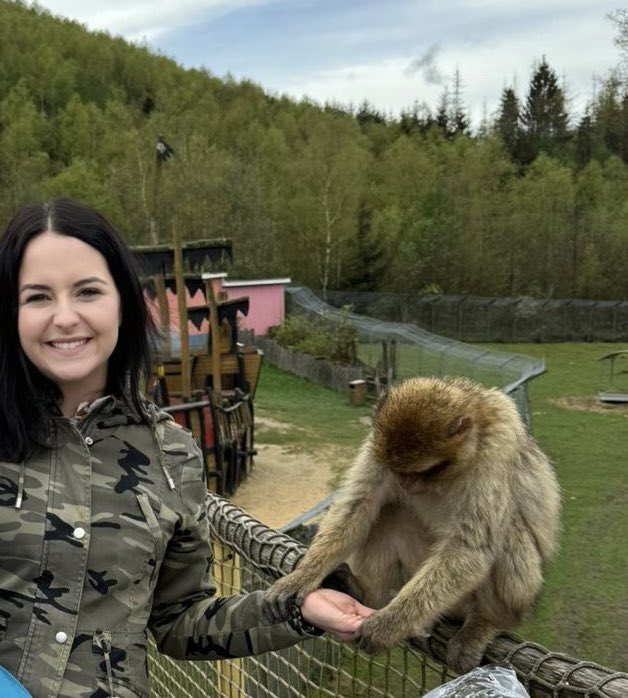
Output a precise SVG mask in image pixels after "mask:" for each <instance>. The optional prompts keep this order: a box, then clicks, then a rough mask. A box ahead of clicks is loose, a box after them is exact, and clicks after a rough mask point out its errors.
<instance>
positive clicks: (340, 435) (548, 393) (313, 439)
mask: <svg viewBox="0 0 628 698" xmlns="http://www.w3.org/2000/svg"><path fill="white" fill-rule="evenodd" d="M482 347H483V348H487V349H489V348H491V349H495V350H497V351H499V350H501V351H508V352H514V353H518V354H525V355H528V356H531V357H538V358H543V359H545V362H546V367H547V373H545V374H544V375H543V376H541V377H539V378H536V379H534V380H533V381H532V383H531V384H530V390H529V396H530V405H531V412H532V430H533V433H534V435H535V437H536V438H537V440H538V441H539V443H540V444H541V446H542V447H543V448H544V449H545V450H546V451H547V452H548V453H549V455H550V456H551V458H552V459H553V461H554V463H555V465H556V469H557V472H558V476H559V479H560V483H561V486H562V489H563V500H564V511H563V533H562V543H561V550H560V553H559V555H558V557H557V558H556V559H555V560H554V561H553V562H552V563H551V564H550V565H549V567H548V569H547V574H546V579H547V582H546V586H545V589H544V592H543V594H542V596H541V599H540V600H539V604H538V607H537V609H536V611H535V613H534V616H533V617H532V619H530V620H529V621H528V622H527V623H526V624H525V625H524V626H522V627H520V628H519V630H518V633H519V634H520V635H521V636H522V637H524V638H525V639H527V640H530V641H534V642H538V643H540V644H542V645H544V646H546V647H548V648H550V649H552V650H554V651H558V652H565V653H568V654H570V655H573V656H576V657H578V658H580V659H583V660H584V659H586V660H590V661H594V662H598V663H601V664H604V665H607V666H609V667H611V668H614V669H617V670H621V671H628V642H627V641H626V631H627V630H628V458H627V457H626V446H627V445H628V409H626V408H615V409H606V410H592V409H575V408H574V407H576V406H578V405H580V403H582V404H585V403H587V399H588V404H589V406H590V403H591V402H593V401H592V398H593V397H594V395H595V394H596V391H597V389H598V388H599V387H600V376H601V374H600V371H599V365H598V359H599V357H600V356H602V355H604V354H606V353H608V352H610V351H613V350H614V349H623V348H626V347H624V346H623V345H622V346H619V345H609V344H545V345H541V344H517V345H482ZM566 398H574V400H573V403H574V405H572V406H563V405H562V404H559V402H558V401H560V400H561V399H566ZM255 405H256V414H257V415H260V416H262V417H267V418H273V419H276V420H279V421H283V422H288V423H291V424H294V425H295V426H297V427H300V428H299V429H295V430H294V431H292V432H288V433H285V432H283V431H279V430H277V431H274V430H272V429H271V430H264V431H263V432H261V433H260V437H259V438H260V440H263V441H265V442H269V443H280V444H283V445H285V446H288V447H291V448H294V449H295V450H298V451H303V452H304V453H306V452H311V451H314V450H316V449H317V448H318V447H320V446H321V445H335V446H341V447H345V448H347V449H348V451H349V452H350V450H351V449H352V448H357V447H358V445H359V444H360V442H361V440H362V439H363V438H364V435H365V433H366V428H367V427H366V426H365V423H364V419H362V418H363V417H365V416H367V415H368V414H370V411H371V407H370V406H366V407H355V406H352V405H350V404H349V401H348V399H347V396H346V395H345V394H342V393H336V392H334V391H331V390H329V389H327V388H325V387H322V386H318V385H313V384H311V383H308V382H306V381H304V380H301V379H299V378H297V377H294V376H291V375H289V374H286V373H283V372H281V371H279V370H277V369H276V368H274V367H272V366H270V365H268V364H266V365H265V366H264V368H263V370H262V376H261V381H260V385H259V388H258V393H257V397H256V400H255ZM335 465H337V467H338V469H339V470H341V469H342V468H343V467H344V465H346V463H339V464H335Z"/></svg>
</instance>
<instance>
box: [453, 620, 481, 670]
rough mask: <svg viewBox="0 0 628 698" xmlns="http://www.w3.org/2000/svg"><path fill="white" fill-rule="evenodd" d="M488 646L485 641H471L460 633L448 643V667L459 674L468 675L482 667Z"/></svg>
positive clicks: (475, 639)
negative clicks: (469, 672) (476, 668)
mask: <svg viewBox="0 0 628 698" xmlns="http://www.w3.org/2000/svg"><path fill="white" fill-rule="evenodd" d="M486 645H487V643H486V642H485V640H484V639H481V640H480V639H478V638H474V639H471V638H469V637H468V636H466V633H464V632H463V631H462V630H460V631H458V632H457V633H456V634H455V635H454V636H453V637H452V638H451V639H450V640H449V642H448V643H447V666H449V667H450V668H452V669H453V670H454V671H455V672H456V673H458V674H466V673H467V672H468V671H471V669H475V667H477V666H479V665H480V663H481V661H482V657H483V656H484V652H485V650H486Z"/></svg>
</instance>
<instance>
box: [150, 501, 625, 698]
mask: <svg viewBox="0 0 628 698" xmlns="http://www.w3.org/2000/svg"><path fill="white" fill-rule="evenodd" d="M208 517H209V521H210V524H211V529H212V536H213V542H214V548H215V554H216V561H215V565H214V574H215V578H216V581H217V583H218V593H219V594H222V595H225V594H234V593H240V592H246V591H251V590H253V589H261V588H265V587H266V586H268V584H269V583H271V582H272V580H273V579H275V578H276V577H277V576H280V575H284V574H287V573H288V572H290V571H291V570H292V569H293V568H294V566H295V565H296V563H297V562H298V561H299V559H300V558H301V556H302V555H303V553H304V550H305V548H304V547H303V546H302V545H301V544H300V543H298V542H297V541H295V540H294V539H293V538H291V537H290V536H288V535H286V534H285V533H282V532H279V531H276V530H273V529H270V528H268V527H266V526H265V525H264V524H262V523H260V522H259V521H256V520H255V519H253V518H251V517H250V516H249V515H248V514H246V513H245V512H244V511H242V510H241V509H239V508H238V507H236V506H235V505H233V504H232V503H230V502H229V501H228V500H226V499H223V498H222V497H219V496H217V495H212V496H211V497H210V499H209V501H208ZM453 631H454V628H453V626H451V625H447V624H445V623H439V624H438V625H437V626H436V628H435V629H434V631H433V633H432V635H431V636H430V637H429V638H427V639H424V640H422V641H421V644H420V645H419V644H417V645H413V644H410V643H408V644H407V645H405V646H403V647H401V646H400V647H399V648H396V649H395V650H393V651H391V652H388V653H387V654H384V655H380V656H377V657H374V658H373V657H370V656H367V655H365V654H363V653H362V652H360V651H358V650H356V649H355V648H353V647H352V646H350V645H346V644H340V643H337V642H335V641H333V640H331V639H330V638H328V637H323V638H315V639H310V640H307V641H305V642H303V643H301V644H299V645H296V646H295V647H293V648H290V649H288V650H282V651H280V652H268V653H266V654H263V655H260V656H258V657H251V658H246V659H237V660H224V661H219V662H180V661H175V660H172V659H170V658H168V657H164V656H161V655H158V654H157V653H156V652H155V650H154V647H153V648H152V649H151V657H150V673H151V685H152V692H151V695H152V696H155V697H156V698H183V696H186V697H189V698H197V697H198V698H201V696H202V697H203V698H206V697H207V696H221V697H225V698H297V697H302V696H304V697H308V698H309V697H314V696H317V697H318V696H329V697H330V698H331V697H335V696H341V697H344V696H372V697H373V698H375V697H382V698H406V697H407V698H410V697H412V698H417V697H418V696H422V695H424V693H425V692H426V691H428V690H430V689H431V688H434V687H435V686H438V685H440V684H442V683H443V682H444V681H446V680H448V679H449V678H452V677H453V675H452V674H451V673H450V672H449V671H448V670H447V668H446V666H445V663H444V661H445V651H446V643H447V639H448V638H449V637H450V636H451V634H452V633H453ZM485 659H486V660H487V661H488V662H491V663H497V664H502V665H503V664H509V665H510V666H512V667H513V668H514V669H515V671H516V672H517V675H518V677H519V680H520V681H521V682H522V683H523V684H524V686H525V687H526V688H527V690H528V693H529V694H530V696H531V697H532V698H577V697H585V696H586V697H590V698H626V696H628V674H624V673H620V672H615V671H612V670H610V669H607V668H605V667H602V666H599V665H597V664H594V663H592V662H582V661H578V660H577V659H574V658H572V657H569V656H567V655H564V654H559V653H556V652H550V651H549V650H547V649H545V648H543V647H541V646H540V645H536V644H533V643H529V642H523V641H521V640H519V639H518V638H516V637H515V636H513V635H501V636H499V637H498V638H497V639H495V640H494V641H493V642H492V643H491V644H490V646H489V648H488V650H487V653H486V655H485Z"/></svg>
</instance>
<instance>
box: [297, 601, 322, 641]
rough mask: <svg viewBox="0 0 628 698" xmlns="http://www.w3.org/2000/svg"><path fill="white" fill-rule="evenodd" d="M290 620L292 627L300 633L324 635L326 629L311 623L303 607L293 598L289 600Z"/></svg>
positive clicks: (313, 635)
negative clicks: (304, 615) (303, 611)
mask: <svg viewBox="0 0 628 698" xmlns="http://www.w3.org/2000/svg"><path fill="white" fill-rule="evenodd" d="M288 612H289V616H288V622H289V623H290V625H291V627H292V628H293V629H294V630H296V631H297V632H298V633H299V634H300V635H311V636H312V637H318V636H320V635H322V634H323V633H324V632H325V631H324V630H322V629H321V628H318V627H317V626H316V625H312V623H309V622H308V621H307V620H306V619H305V618H304V617H303V613H302V611H301V607H300V606H299V604H298V603H297V602H296V599H291V600H290V601H289V602H288Z"/></svg>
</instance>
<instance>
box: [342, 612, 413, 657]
mask: <svg viewBox="0 0 628 698" xmlns="http://www.w3.org/2000/svg"><path fill="white" fill-rule="evenodd" d="M423 633H424V630H422V629H421V628H418V627H415V626H413V627H412V628H410V627H408V624H407V621H406V619H405V618H400V617H398V614H396V613H393V612H391V609H390V608H389V607H384V608H382V609H381V610H379V611H375V613H373V614H372V615H371V616H369V617H368V618H366V620H365V621H364V622H363V623H362V625H361V626H360V629H359V630H358V632H357V635H356V638H355V642H356V644H357V646H358V647H359V648H360V649H361V650H363V651H364V652H366V653H368V654H378V653H380V652H384V651H385V650H388V649H391V648H392V647H394V646H395V645H398V644H400V643H402V642H403V641H404V640H407V639H408V638H410V637H413V636H418V635H421V634H423Z"/></svg>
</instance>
